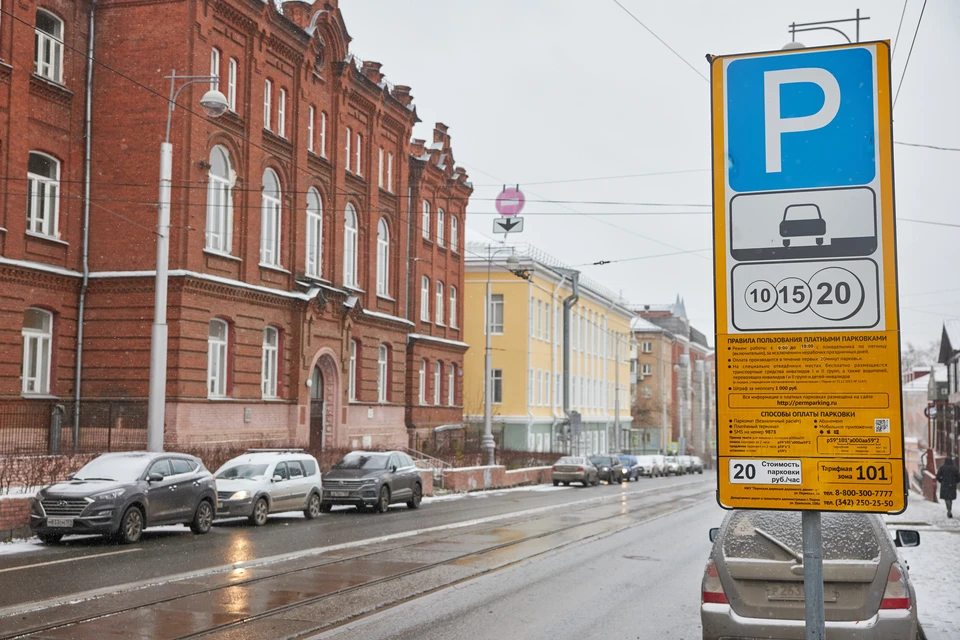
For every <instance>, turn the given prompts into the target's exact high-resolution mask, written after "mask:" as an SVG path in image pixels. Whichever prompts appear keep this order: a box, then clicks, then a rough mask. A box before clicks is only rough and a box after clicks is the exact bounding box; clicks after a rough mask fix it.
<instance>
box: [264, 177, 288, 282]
mask: <svg viewBox="0 0 960 640" xmlns="http://www.w3.org/2000/svg"><path fill="white" fill-rule="evenodd" d="M267 175H272V176H273V179H274V180H275V181H276V183H277V195H276V196H272V195H267V192H266V185H264V186H263V190H262V191H261V195H260V198H261V206H260V264H263V265H267V266H271V267H279V266H280V230H281V228H282V227H281V224H282V220H283V208H282V202H283V191H282V190H281V186H280V178H279V176H277V174H276V172H275V171H274V170H273V169H269V168H268V169H266V170H265V171H264V172H263V181H264V182H266V180H267Z"/></svg>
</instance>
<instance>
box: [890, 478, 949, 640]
mask: <svg viewBox="0 0 960 640" xmlns="http://www.w3.org/2000/svg"><path fill="white" fill-rule="evenodd" d="M955 515H956V516H960V509H957V513H956V514H955ZM885 519H886V521H887V527H888V528H889V529H890V532H891V534H892V533H893V531H894V530H895V529H915V530H917V531H919V532H920V546H919V547H911V548H904V549H900V554H901V555H902V556H903V558H904V560H906V562H907V564H908V566H909V567H910V580H911V581H912V582H913V586H914V588H915V589H916V591H917V612H918V614H919V616H920V624H921V625H922V626H923V629H924V632H925V633H926V634H927V635H928V637H929V638H930V640H934V639H937V640H939V639H941V638H942V639H943V640H946V639H948V638H950V639H954V638H960V615H958V614H957V600H958V597H960V596H958V594H960V521H958V519H957V518H956V517H955V518H953V519H948V518H947V509H946V507H945V506H944V504H943V503H942V502H939V503H934V502H928V501H926V500H924V499H923V497H922V496H920V495H918V494H916V493H910V500H909V503H908V506H907V510H906V511H904V512H903V513H901V514H900V515H896V516H886V517H885Z"/></svg>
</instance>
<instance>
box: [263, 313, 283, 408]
mask: <svg viewBox="0 0 960 640" xmlns="http://www.w3.org/2000/svg"><path fill="white" fill-rule="evenodd" d="M279 347H280V332H279V331H277V329H276V328H274V327H267V328H266V329H264V330H263V354H262V362H261V367H262V368H261V377H260V382H261V384H260V387H261V392H262V393H263V397H264V398H276V397H277V361H278V359H279V358H278V355H279Z"/></svg>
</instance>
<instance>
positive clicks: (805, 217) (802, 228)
mask: <svg viewBox="0 0 960 640" xmlns="http://www.w3.org/2000/svg"><path fill="white" fill-rule="evenodd" d="M791 210H792V211H791ZM826 233H827V223H826V221H825V220H824V219H823V215H822V214H821V213H820V207H818V206H817V205H815V204H791V205H790V206H788V207H787V208H786V209H784V210H783V220H781V222H780V236H781V237H782V238H783V246H785V247H789V246H790V238H805V237H810V236H819V237H818V238H817V239H816V242H817V244H818V245H821V244H823V236H825V235H826Z"/></svg>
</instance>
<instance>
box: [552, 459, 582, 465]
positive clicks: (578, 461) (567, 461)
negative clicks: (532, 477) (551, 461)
mask: <svg viewBox="0 0 960 640" xmlns="http://www.w3.org/2000/svg"><path fill="white" fill-rule="evenodd" d="M557 464H583V462H582V461H581V459H580V458H560V459H559V460H557Z"/></svg>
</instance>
